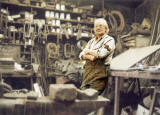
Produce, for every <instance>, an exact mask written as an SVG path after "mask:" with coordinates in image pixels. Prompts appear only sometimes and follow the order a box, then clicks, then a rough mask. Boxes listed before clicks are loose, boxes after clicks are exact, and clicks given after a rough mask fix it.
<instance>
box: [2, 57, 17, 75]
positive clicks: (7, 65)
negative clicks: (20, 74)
mask: <svg viewBox="0 0 160 115" xmlns="http://www.w3.org/2000/svg"><path fill="white" fill-rule="evenodd" d="M14 63H15V61H14V60H13V58H0V73H11V72H13V71H14Z"/></svg>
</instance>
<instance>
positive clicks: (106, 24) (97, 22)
mask: <svg viewBox="0 0 160 115" xmlns="http://www.w3.org/2000/svg"><path fill="white" fill-rule="evenodd" d="M96 24H102V25H104V26H105V27H106V32H107V33H108V32H109V27H108V23H107V21H106V20H105V19H104V18H97V19H95V21H94V25H96Z"/></svg>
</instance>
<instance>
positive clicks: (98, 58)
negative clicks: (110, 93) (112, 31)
mask: <svg viewBox="0 0 160 115" xmlns="http://www.w3.org/2000/svg"><path fill="white" fill-rule="evenodd" d="M108 32H109V27H108V24H107V22H106V20H105V19H103V18H98V19H96V20H95V21H94V33H95V37H94V38H92V39H91V40H89V42H88V43H87V45H86V46H85V48H84V49H83V51H82V52H81V53H80V55H79V58H80V59H82V60H85V61H86V63H85V70H84V74H83V80H82V84H81V87H80V88H81V89H82V90H83V89H87V88H93V89H96V90H98V92H99V95H100V94H101V93H102V92H103V91H104V89H105V87H106V85H107V84H106V83H107V76H108V70H109V67H110V61H111V59H112V56H113V53H114V49H115V41H114V38H113V37H111V36H109V35H108ZM106 70H107V71H106Z"/></svg>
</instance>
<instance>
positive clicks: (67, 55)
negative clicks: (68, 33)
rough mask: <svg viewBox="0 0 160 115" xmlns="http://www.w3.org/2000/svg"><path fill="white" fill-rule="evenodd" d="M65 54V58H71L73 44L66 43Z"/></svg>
mask: <svg viewBox="0 0 160 115" xmlns="http://www.w3.org/2000/svg"><path fill="white" fill-rule="evenodd" d="M64 56H65V58H70V56H71V45H70V44H69V43H65V44H64Z"/></svg>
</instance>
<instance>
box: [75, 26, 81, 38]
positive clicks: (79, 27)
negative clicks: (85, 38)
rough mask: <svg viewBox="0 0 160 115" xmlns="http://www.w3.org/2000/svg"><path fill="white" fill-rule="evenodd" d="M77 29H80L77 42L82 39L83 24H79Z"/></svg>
mask: <svg viewBox="0 0 160 115" xmlns="http://www.w3.org/2000/svg"><path fill="white" fill-rule="evenodd" d="M77 29H78V32H77V37H76V40H79V39H81V37H82V28H81V24H78V25H77Z"/></svg>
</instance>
